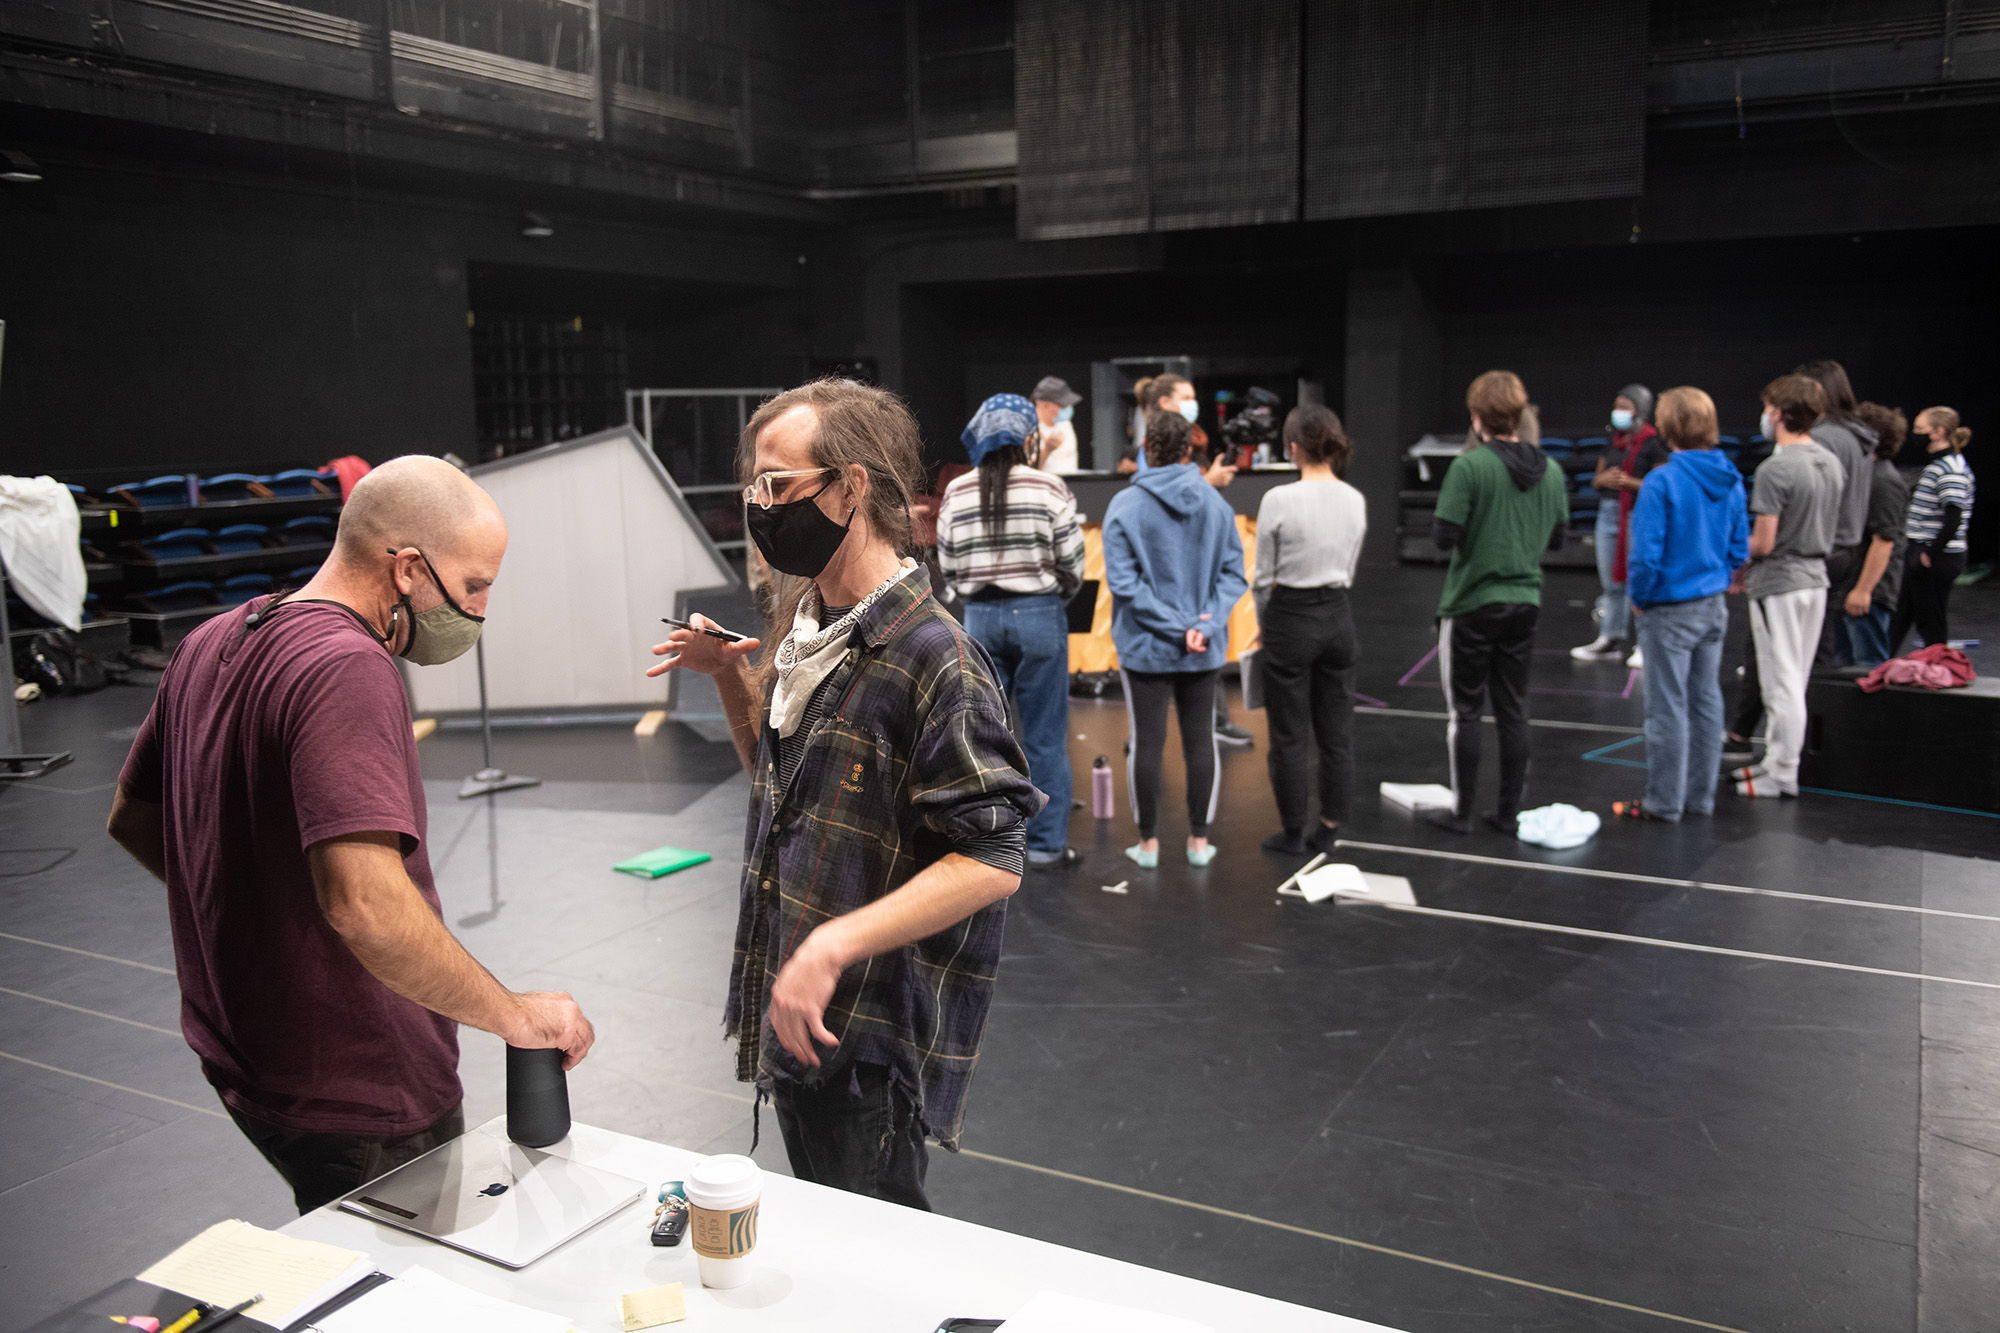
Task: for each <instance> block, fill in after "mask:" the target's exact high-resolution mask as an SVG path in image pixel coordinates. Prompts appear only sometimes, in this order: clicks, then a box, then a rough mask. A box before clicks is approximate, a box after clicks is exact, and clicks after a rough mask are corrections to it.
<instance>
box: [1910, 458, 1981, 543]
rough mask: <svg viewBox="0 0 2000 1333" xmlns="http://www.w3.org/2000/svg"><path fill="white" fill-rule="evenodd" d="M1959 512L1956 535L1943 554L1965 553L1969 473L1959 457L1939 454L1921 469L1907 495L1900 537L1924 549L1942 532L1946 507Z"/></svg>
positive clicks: (1969, 521) (1969, 516)
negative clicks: (1906, 517) (1908, 511)
mask: <svg viewBox="0 0 2000 1333" xmlns="http://www.w3.org/2000/svg"><path fill="white" fill-rule="evenodd" d="M1950 505H1957V506H1958V508H1959V511H1960V512H1959V516H1958V531H1956V532H1954V533H1953V534H1952V536H1951V539H1950V540H1949V541H1947V542H1946V543H1945V547H1944V553H1945V554H1947V555H1959V554H1963V553H1964V551H1965V530H1966V529H1967V528H1968V527H1970V526H1972V469H1971V468H1970V467H1968V466H1967V465H1966V462H1965V455H1963V454H1939V455H1938V456H1937V457H1935V458H1933V459H1931V461H1930V462H1929V463H1928V464H1927V465H1926V466H1925V468H1924V474H1923V476H1921V477H1919V478H1917V485H1916V489H1915V490H1913V491H1911V492H1910V516H1909V518H1908V519H1906V520H1905V521H1904V525H1903V535H1904V536H1905V537H1908V538H1909V539H1910V541H1911V542H1913V543H1916V544H1919V545H1927V544H1929V543H1932V542H1935V541H1936V540H1937V539H1938V534H1939V533H1940V532H1942V531H1943V530H1944V517H1945V514H1944V511H1945V509H1946V507H1947V506H1950Z"/></svg>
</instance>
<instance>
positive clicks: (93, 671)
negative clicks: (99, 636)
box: [14, 629, 111, 695]
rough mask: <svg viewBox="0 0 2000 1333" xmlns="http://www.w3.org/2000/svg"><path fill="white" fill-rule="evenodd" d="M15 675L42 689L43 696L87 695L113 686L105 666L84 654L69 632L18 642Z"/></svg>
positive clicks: (55, 631)
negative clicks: (107, 686)
mask: <svg viewBox="0 0 2000 1333" xmlns="http://www.w3.org/2000/svg"><path fill="white" fill-rule="evenodd" d="M14 674H15V675H17V676H19V677H20V678H21V679H22V680H26V681H32V682H33V683H35V684H37V685H39V686H41V687H42V693H43V694H50V695H54V694H88V693H90V692H91V691H92V690H101V689H103V688H104V687H105V686H106V685H109V684H110V683H111V676H110V674H109V673H108V672H107V671H106V670H105V669H104V663H102V662H100V661H99V660H98V659H97V658H95V657H93V656H92V655H91V654H90V653H88V652H85V651H84V648H83V644H82V642H81V641H80V640H78V638H77V636H76V635H75V634H74V633H73V632H71V631H70V630H66V629H50V630H43V631H42V632H41V633H40V634H36V635H33V636H31V637H29V638H27V639H24V640H20V641H18V642H17V644H16V645H15V648H14Z"/></svg>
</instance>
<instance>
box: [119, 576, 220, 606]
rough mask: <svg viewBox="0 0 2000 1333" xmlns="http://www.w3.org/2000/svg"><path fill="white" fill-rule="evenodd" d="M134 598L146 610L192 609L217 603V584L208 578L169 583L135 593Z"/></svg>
mask: <svg viewBox="0 0 2000 1333" xmlns="http://www.w3.org/2000/svg"><path fill="white" fill-rule="evenodd" d="M133 600H134V601H135V602H136V603H138V604H139V605H140V606H141V607H142V608H144V609H145V610H148V611H152V612H155V613H161V612H168V611H192V610H194V609H195V608H197V607H202V606H214V605H215V585H214V584H213V583H209V582H208V581H206V580H190V581H188V582H186V583H169V584H168V585H167V586H166V587H164V588H153V589H150V590H149V591H146V592H143V593H138V594H135V595H134V598H133Z"/></svg>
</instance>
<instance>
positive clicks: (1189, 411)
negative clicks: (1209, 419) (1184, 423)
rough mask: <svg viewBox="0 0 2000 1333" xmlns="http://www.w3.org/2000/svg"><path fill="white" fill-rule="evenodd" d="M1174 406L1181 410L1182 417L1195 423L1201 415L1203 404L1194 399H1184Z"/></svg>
mask: <svg viewBox="0 0 2000 1333" xmlns="http://www.w3.org/2000/svg"><path fill="white" fill-rule="evenodd" d="M1174 406H1176V407H1178V408H1180V410H1181V415H1182V416H1184V417H1186V418H1187V419H1188V420H1189V421H1193V420H1194V419H1195V418H1196V417H1198V416H1200V415H1201V404H1200V403H1197V402H1196V401H1195V400H1194V399H1192V398H1183V399H1182V400H1181V401H1180V402H1178V403H1176V404H1174Z"/></svg>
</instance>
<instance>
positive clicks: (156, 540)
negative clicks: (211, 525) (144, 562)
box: [139, 528, 212, 560]
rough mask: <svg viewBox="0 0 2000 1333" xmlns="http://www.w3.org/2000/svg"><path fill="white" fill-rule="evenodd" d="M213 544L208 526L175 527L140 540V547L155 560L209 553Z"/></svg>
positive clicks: (181, 558)
mask: <svg viewBox="0 0 2000 1333" xmlns="http://www.w3.org/2000/svg"><path fill="white" fill-rule="evenodd" d="M211 545H212V543H211V542H210V540H209V534H208V529H207V528H175V529H174V530H173V531H172V532H163V533H161V534H159V535H158V536H157V537H142V538H140V540H139V549H140V550H142V551H144V552H145V553H146V554H147V555H148V556H150V557H151V558H152V559H154V560H189V559H192V558H194V557H195V556H202V555H208V554H209V553H210V549H211Z"/></svg>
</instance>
